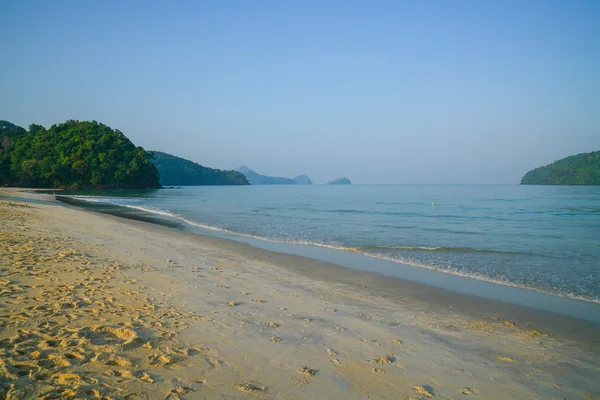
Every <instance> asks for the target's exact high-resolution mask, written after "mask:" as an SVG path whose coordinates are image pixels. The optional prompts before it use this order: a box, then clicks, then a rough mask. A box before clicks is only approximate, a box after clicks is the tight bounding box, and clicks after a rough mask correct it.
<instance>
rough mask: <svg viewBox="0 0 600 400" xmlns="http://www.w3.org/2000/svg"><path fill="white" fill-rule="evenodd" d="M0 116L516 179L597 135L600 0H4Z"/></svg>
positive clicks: (275, 157) (203, 149)
mask: <svg viewBox="0 0 600 400" xmlns="http://www.w3.org/2000/svg"><path fill="white" fill-rule="evenodd" d="M0 46H1V48H2V60H1V61H0V66H1V67H0V119H5V120H8V121H11V122H13V123H16V124H18V125H22V126H28V125H29V124H31V123H38V124H41V125H44V126H49V125H52V124H54V123H60V122H63V121H65V120H67V119H78V120H97V121H100V122H104V123H105V124H107V125H109V126H111V127H113V128H117V129H120V130H121V131H123V132H124V133H125V134H126V135H127V136H128V137H129V138H130V139H131V140H132V141H133V142H134V143H135V144H137V145H141V146H143V147H144V148H146V149H155V150H163V151H166V152H169V153H172V154H175V155H179V156H182V157H186V158H189V159H192V160H194V161H197V162H199V163H201V164H203V165H207V166H211V167H216V168H235V167H238V166H240V165H242V164H245V165H247V166H249V167H251V168H254V169H255V170H257V171H258V172H261V173H265V174H270V175H279V176H295V175H297V174H301V173H304V174H308V175H309V176H311V177H312V178H313V180H314V181H316V182H325V181H327V180H330V179H333V178H337V177H340V176H347V177H348V178H350V179H351V180H353V181H354V182H355V183H419V182H422V183H518V182H519V180H520V178H521V176H522V175H523V174H524V173H525V172H526V171H527V170H529V169H531V168H533V167H536V166H539V165H542V164H546V163H549V162H551V161H554V160H555V159H557V158H562V157H564V156H567V155H571V154H576V153H581V152H588V151H593V150H600V1H596V0H592V1H577V0H575V1H565V0H558V1H553V0H543V1H536V0H526V1H523V0H515V1H512V0H498V1H480V0H469V1H452V0H443V1H416V0H415V1H400V0H398V1H366V0H364V1H260V0H257V1H245V0H244V1H229V0H224V1H189V2H184V1H163V2H154V1H133V0H127V1H107V0H102V1H79V0H77V1H63V0H55V1H45V0H44V1H41V0H40V1H28V0H18V1H12V0H4V1H2V2H1V3H0Z"/></svg>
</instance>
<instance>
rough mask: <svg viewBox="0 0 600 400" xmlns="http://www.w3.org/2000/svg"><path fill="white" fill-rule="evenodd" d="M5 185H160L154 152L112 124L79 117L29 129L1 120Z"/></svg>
mask: <svg viewBox="0 0 600 400" xmlns="http://www.w3.org/2000/svg"><path fill="white" fill-rule="evenodd" d="M0 185H3V186H20V187H36V188H59V187H60V188H90V189H91V188H159V187H160V183H159V176H158V171H157V170H156V168H155V167H154V165H153V164H152V162H151V157H150V154H149V153H147V152H146V151H144V149H143V148H141V147H136V146H135V145H134V144H133V143H131V141H130V140H129V139H127V137H125V135H124V134H123V133H122V132H120V131H118V130H113V129H111V128H109V127H108V126H106V125H104V124H101V123H98V122H96V121H92V122H79V121H74V120H69V121H66V122H64V123H62V124H58V125H52V126H51V127H50V128H48V129H46V128H44V127H43V126H41V125H35V124H32V125H30V127H29V130H28V131H27V130H25V129H23V128H21V127H18V126H16V125H14V124H11V123H10V122H7V121H0Z"/></svg>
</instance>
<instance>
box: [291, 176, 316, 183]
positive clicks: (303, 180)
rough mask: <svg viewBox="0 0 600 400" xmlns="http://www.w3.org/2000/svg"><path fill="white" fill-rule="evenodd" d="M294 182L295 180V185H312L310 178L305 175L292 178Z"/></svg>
mask: <svg viewBox="0 0 600 400" xmlns="http://www.w3.org/2000/svg"><path fill="white" fill-rule="evenodd" d="M294 182H296V185H312V184H313V182H312V181H311V180H310V178H309V177H308V176H307V175H298V176H297V177H295V178H294Z"/></svg>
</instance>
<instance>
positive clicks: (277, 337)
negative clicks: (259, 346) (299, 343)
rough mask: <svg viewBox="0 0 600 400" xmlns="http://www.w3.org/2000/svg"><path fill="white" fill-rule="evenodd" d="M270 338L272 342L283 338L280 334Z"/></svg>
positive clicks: (277, 341)
mask: <svg viewBox="0 0 600 400" xmlns="http://www.w3.org/2000/svg"><path fill="white" fill-rule="evenodd" d="M270 340H271V342H275V343H279V342H281V338H280V337H279V336H273V337H272V338H271V339H270Z"/></svg>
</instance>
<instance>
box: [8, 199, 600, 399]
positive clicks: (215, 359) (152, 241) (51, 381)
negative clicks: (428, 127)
mask: <svg viewBox="0 0 600 400" xmlns="http://www.w3.org/2000/svg"><path fill="white" fill-rule="evenodd" d="M0 243H2V247H1V251H0V399H29V398H41V399H50V398H63V397H64V398H103V399H198V398H210V399H213V398H223V399H230V398H265V399H267V398H272V399H429V398H439V399H460V398H486V399H532V398H538V399H565V398H568V399H600V383H599V381H600V379H599V378H600V343H599V342H598V340H599V339H598V338H599V337H600V330H599V329H598V328H599V327H598V325H597V324H593V323H589V322H585V321H580V320H575V319H569V318H568V317H565V316H559V315H554V314H552V313H548V312H539V313H537V312H535V311H534V310H533V311H532V310H529V309H526V308H521V307H517V306H508V305H504V304H500V303H497V302H493V301H490V300H482V299H477V298H474V297H469V296H465V295H458V294H456V295H454V294H452V293H445V292H444V291H441V290H439V289H434V288H429V289H428V288H427V287H424V286H423V285H416V284H411V283H410V282H400V281H398V280H393V279H389V278H384V277H380V276H375V275H374V274H368V273H364V272H358V271H353V270H347V269H345V268H341V267H336V266H333V265H328V264H326V263H322V262H316V261H311V260H309V259H304V258H302V257H296V256H291V255H282V254H277V253H271V252H269V251H266V250H260V249H256V248H252V247H250V246H248V245H244V244H242V243H233V242H231V241H228V240H225V239H218V238H211V237H204V236H200V235H194V234H190V233H185V232H181V231H177V230H175V229H171V228H168V227H164V226H158V225H154V224H150V223H145V222H140V221H130V220H125V219H121V218H118V217H113V216H107V215H102V214H98V213H93V212H90V211H85V210H81V209H78V208H75V207H70V206H66V205H64V204H61V203H59V202H56V201H54V200H53V198H52V196H49V195H43V194H33V193H24V192H19V191H17V190H6V189H0Z"/></svg>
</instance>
